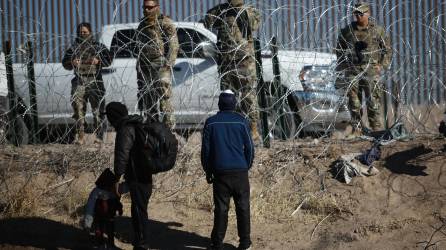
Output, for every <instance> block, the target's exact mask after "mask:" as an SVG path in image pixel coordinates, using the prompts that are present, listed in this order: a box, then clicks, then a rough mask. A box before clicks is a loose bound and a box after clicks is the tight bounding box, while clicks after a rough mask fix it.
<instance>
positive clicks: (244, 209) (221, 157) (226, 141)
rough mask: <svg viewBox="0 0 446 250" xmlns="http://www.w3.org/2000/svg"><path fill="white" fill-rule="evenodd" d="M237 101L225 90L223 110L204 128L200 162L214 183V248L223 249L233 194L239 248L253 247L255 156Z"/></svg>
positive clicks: (220, 107) (209, 119) (246, 123)
mask: <svg viewBox="0 0 446 250" xmlns="http://www.w3.org/2000/svg"><path fill="white" fill-rule="evenodd" d="M236 102H237V101H236V98H235V95H234V93H233V92H232V91H231V90H225V91H223V92H222V93H221V94H220V97H219V101H218V107H219V109H220V112H218V113H217V114H216V115H214V116H212V117H210V118H208V119H207V120H206V123H205V125H204V130H203V141H202V148H201V164H202V166H203V169H204V171H205V173H206V180H207V182H208V183H209V184H210V183H213V192H214V204H215V208H214V228H213V229H212V234H211V249H222V245H223V239H224V237H225V234H226V228H227V225H228V210H229V201H230V199H231V197H232V198H233V199H234V204H235V209H236V215H237V230H238V235H239V237H240V245H239V247H238V249H250V247H251V237H250V233H251V222H250V205H249V194H250V192H249V191H250V189H249V179H248V170H249V169H250V168H251V166H252V162H253V159H254V146H253V142H252V138H251V131H250V126H249V121H248V120H246V119H245V118H244V117H243V116H242V115H240V114H238V113H236V112H234V110H235V106H236Z"/></svg>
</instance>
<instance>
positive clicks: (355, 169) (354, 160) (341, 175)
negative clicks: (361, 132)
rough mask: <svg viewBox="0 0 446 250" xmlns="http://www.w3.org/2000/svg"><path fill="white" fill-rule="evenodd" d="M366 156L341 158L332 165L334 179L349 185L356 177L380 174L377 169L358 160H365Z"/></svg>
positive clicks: (343, 156) (345, 156)
mask: <svg viewBox="0 0 446 250" xmlns="http://www.w3.org/2000/svg"><path fill="white" fill-rule="evenodd" d="M372 149H373V148H372ZM370 151H371V150H370ZM364 154H366V153H353V154H347V155H342V156H341V157H339V159H338V160H336V161H335V162H334V164H333V165H332V166H333V167H332V173H333V175H334V177H335V178H336V179H338V180H340V181H343V182H345V183H347V184H349V183H350V182H351V180H352V178H353V177H355V176H372V175H376V174H378V173H379V170H378V169H377V168H375V167H373V166H367V165H365V164H363V163H361V162H360V161H359V160H358V158H361V157H362V158H364V156H363V155H364Z"/></svg>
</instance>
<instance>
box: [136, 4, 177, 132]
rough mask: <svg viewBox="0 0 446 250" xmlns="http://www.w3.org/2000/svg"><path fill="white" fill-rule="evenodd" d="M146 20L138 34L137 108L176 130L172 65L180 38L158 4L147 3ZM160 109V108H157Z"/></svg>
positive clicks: (145, 6)
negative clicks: (161, 12) (172, 99)
mask: <svg viewBox="0 0 446 250" xmlns="http://www.w3.org/2000/svg"><path fill="white" fill-rule="evenodd" d="M143 11H144V18H143V19H142V21H141V23H140V24H139V26H138V29H137V32H136V39H135V40H136V42H137V44H136V53H137V55H136V56H137V58H138V64H137V71H138V100H139V101H138V106H139V109H140V110H141V111H143V112H144V113H145V115H147V116H151V117H153V118H155V119H156V120H160V119H161V120H162V122H164V123H165V124H166V125H168V126H169V127H170V128H173V126H174V124H175V120H174V117H173V107H172V104H171V102H170V97H171V96H172V84H171V81H172V73H171V72H172V70H171V69H172V66H173V65H174V64H175V60H176V58H177V53H178V48H179V44H178V37H177V33H176V28H175V25H174V24H173V22H172V20H171V19H170V18H169V17H167V16H164V15H162V14H160V8H159V3H158V1H154V0H149V1H147V0H145V1H144V5H143ZM158 106H159V107H158Z"/></svg>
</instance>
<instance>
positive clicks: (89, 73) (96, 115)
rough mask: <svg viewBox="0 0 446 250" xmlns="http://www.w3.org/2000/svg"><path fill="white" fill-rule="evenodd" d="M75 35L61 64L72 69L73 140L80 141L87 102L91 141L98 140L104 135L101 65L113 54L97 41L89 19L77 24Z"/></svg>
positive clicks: (108, 61) (105, 63)
mask: <svg viewBox="0 0 446 250" xmlns="http://www.w3.org/2000/svg"><path fill="white" fill-rule="evenodd" d="M76 33H77V37H76V39H75V40H74V42H73V44H72V45H71V47H70V48H68V50H66V52H65V54H64V56H63V58H62V65H63V67H64V68H65V69H67V70H74V78H73V80H72V81H71V105H72V106H73V110H74V115H73V118H74V119H75V120H76V142H77V143H79V144H83V143H84V135H85V132H84V130H85V126H86V121H85V113H86V111H87V103H88V102H89V103H90V105H91V109H92V112H93V119H94V129H95V132H96V140H95V142H101V141H102V140H103V136H104V123H103V120H104V117H103V115H102V113H103V111H104V107H105V99H104V96H105V86H104V82H103V80H102V74H101V69H102V67H108V66H110V64H111V63H112V60H113V57H112V55H111V53H110V51H109V50H108V49H107V47H106V46H105V45H104V44H101V43H99V42H97V41H96V40H95V39H94V37H93V35H92V29H91V25H90V24H89V23H81V24H79V25H78V26H77V32H76Z"/></svg>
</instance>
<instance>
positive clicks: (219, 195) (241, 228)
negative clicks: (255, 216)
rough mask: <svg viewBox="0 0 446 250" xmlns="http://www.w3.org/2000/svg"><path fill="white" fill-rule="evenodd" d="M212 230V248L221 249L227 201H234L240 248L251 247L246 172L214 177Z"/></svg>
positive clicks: (226, 222)
mask: <svg viewBox="0 0 446 250" xmlns="http://www.w3.org/2000/svg"><path fill="white" fill-rule="evenodd" d="M213 191H214V205H215V208H214V228H213V229H212V234H211V241H212V245H213V247H215V248H216V249H218V248H221V246H222V244H223V239H224V238H225V234H226V228H227V226H228V211H229V201H230V199H231V197H232V198H233V199H234V204H235V212H236V215H237V230H238V236H239V238H240V247H241V248H248V247H249V246H251V236H250V234H251V221H250V206H249V179H248V172H236V173H225V174H217V175H215V179H214V184H213Z"/></svg>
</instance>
